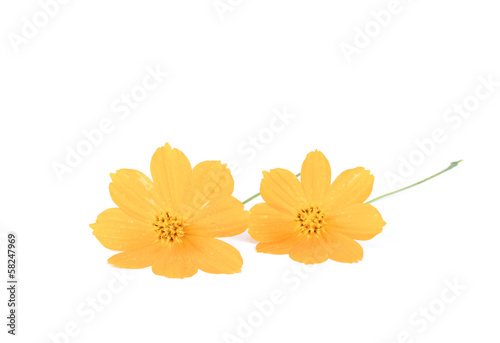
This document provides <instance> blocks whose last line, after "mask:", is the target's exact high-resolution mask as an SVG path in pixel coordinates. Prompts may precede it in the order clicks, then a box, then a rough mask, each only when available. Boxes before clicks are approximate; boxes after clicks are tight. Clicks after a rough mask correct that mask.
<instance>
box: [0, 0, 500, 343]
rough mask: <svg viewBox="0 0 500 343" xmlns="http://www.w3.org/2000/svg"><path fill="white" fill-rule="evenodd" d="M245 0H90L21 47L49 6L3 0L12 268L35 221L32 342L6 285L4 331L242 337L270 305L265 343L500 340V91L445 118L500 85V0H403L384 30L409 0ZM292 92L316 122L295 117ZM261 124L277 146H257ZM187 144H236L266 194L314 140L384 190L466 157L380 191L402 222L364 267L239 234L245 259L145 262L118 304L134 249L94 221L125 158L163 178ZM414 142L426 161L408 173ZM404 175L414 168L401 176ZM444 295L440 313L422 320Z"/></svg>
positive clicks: (29, 275)
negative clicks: (13, 314) (269, 183)
mask: <svg viewBox="0 0 500 343" xmlns="http://www.w3.org/2000/svg"><path fill="white" fill-rule="evenodd" d="M44 2H46V1H44ZM231 3H233V5H231V6H232V7H231V8H232V11H228V12H226V13H224V15H223V18H221V16H220V15H219V14H218V13H217V11H216V10H215V8H214V7H213V4H212V0H205V1H152V0H149V1H148V0H146V1H124V0H120V1H118V0H114V1H96V0H87V1H76V0H74V1H69V2H68V3H67V4H61V5H59V9H58V11H57V13H55V14H53V16H52V17H50V18H49V20H48V23H47V25H46V26H45V27H40V28H38V29H37V31H36V32H35V33H34V34H33V37H30V38H29V39H26V40H24V41H23V42H22V43H20V44H19V45H15V44H12V37H14V35H18V36H21V35H22V30H23V27H24V26H25V25H27V24H26V22H25V21H23V18H27V19H28V20H29V21H30V22H33V16H34V15H35V16H36V15H37V13H39V12H40V11H41V7H40V4H39V3H38V2H37V1H34V0H30V1H28V0H22V1H21V0H18V1H15V2H14V1H9V2H7V1H2V3H1V5H0V23H1V29H2V32H3V40H2V43H1V45H0V58H1V63H0V94H1V95H0V96H1V101H0V113H1V121H2V123H1V127H0V149H1V160H2V162H1V168H0V190H1V197H0V209H1V217H0V230H1V232H2V233H3V236H2V237H1V240H2V242H1V244H2V247H1V250H0V252H1V254H2V258H1V263H2V265H1V266H0V271H1V273H2V276H1V279H2V280H4V279H6V277H7V275H6V269H7V268H6V260H5V255H6V249H5V246H6V244H5V243H6V241H5V233H6V232H9V231H15V232H17V235H18V251H17V253H18V280H19V285H18V287H19V290H18V306H19V307H18V331H17V333H18V336H16V337H15V338H13V337H11V336H10V335H7V334H6V330H7V327H6V326H5V324H6V321H7V320H6V318H5V317H6V316H7V293H6V292H5V288H6V287H7V286H6V284H5V285H2V286H1V288H2V289H3V291H2V292H0V295H1V299H0V312H1V318H2V320H1V326H0V327H2V329H1V330H2V332H1V334H0V335H1V336H2V342H3V341H4V338H5V337H8V342H11V341H12V342H14V341H18V342H51V341H55V342H67V341H69V342H110V341H112V342H136V341H146V342H228V341H231V340H228V339H226V338H225V337H227V336H224V335H225V333H228V334H231V335H234V337H233V341H235V342H241V340H240V341H238V340H237V339H236V338H237V337H239V338H241V336H242V335H241V332H240V334H238V331H237V330H238V328H239V329H241V326H242V325H243V324H241V321H240V320H239V319H238V318H241V320H242V321H244V322H246V323H248V317H249V316H250V317H251V318H253V319H251V322H252V320H253V323H254V326H255V327H254V328H251V330H250V332H247V336H248V337H245V338H244V339H243V340H242V341H245V342H262V343H267V342H304V341H312V342H343V343H351V342H352V343H366V342H374V343H389V342H391V343H392V342H426V343H431V342H477V341H485V342H486V341H487V342H496V341H498V340H499V339H500V334H499V333H498V330H497V329H496V328H495V327H497V326H498V322H499V320H500V315H499V312H498V308H499V305H500V295H499V291H498V290H499V289H500V282H499V278H498V261H499V252H498V251H499V249H498V239H499V238H500V234H499V229H500V227H499V220H498V199H497V193H498V190H499V186H500V182H499V178H498V169H499V167H500V165H499V162H498V153H497V151H498V146H499V141H500V139H499V135H498V126H499V123H500V121H499V120H498V111H499V109H500V87H498V86H496V87H495V88H494V89H493V92H492V93H491V94H490V95H491V96H490V97H489V98H488V99H486V100H481V101H479V103H478V106H477V109H476V110H474V111H470V115H469V116H468V117H467V118H465V119H463V120H461V119H460V120H459V119H457V118H459V115H458V114H448V115H447V116H445V115H444V113H446V112H447V109H449V108H453V106H454V105H457V104H458V105H460V104H462V103H463V102H464V101H465V99H468V100H469V101H471V102H472V103H473V102H474V99H472V98H470V97H471V96H472V97H474V96H475V95H474V94H475V90H476V89H477V87H479V85H480V84H481V83H480V81H479V78H481V77H482V78H485V79H487V78H488V77H490V78H492V79H493V80H496V81H497V82H498V81H500V70H499V63H500V62H499V61H500V48H499V42H498V32H500V21H499V20H498V13H499V8H498V6H497V4H496V2H494V1H491V0H474V1H472V0H471V1H457V0H453V1H451V0H446V1H431V0H419V1H409V0H401V2H400V5H399V6H400V7H399V13H396V14H393V15H392V17H391V20H390V23H389V24H388V25H386V27H383V28H381V29H380V32H378V33H377V32H376V30H377V26H376V25H375V26H373V25H372V24H370V22H372V21H373V20H374V19H373V16H372V15H371V14H370V13H371V11H376V12H379V11H381V10H385V9H387V8H388V6H389V5H388V4H389V2H388V1H365V0H361V1H327V0H323V1H320V0H313V1H290V0H286V1H285V0H274V1H264V0H243V1H241V2H240V3H238V2H237V1H234V0H233V1H232V2H231ZM38 20H42V22H41V25H43V24H44V23H43V15H42V17H40V18H38ZM39 24H40V22H39ZM367 24H368V27H371V29H372V30H374V31H371V34H372V38H369V39H370V42H369V43H368V44H367V46H366V47H363V48H361V49H360V50H359V51H357V53H355V54H354V55H352V56H351V62H350V63H349V62H348V60H347V58H346V57H345V55H344V54H343V53H342V50H341V46H342V44H343V42H344V43H345V44H353V43H354V39H355V37H356V35H357V33H356V32H358V31H357V28H359V29H360V30H365V25H367ZM370 25H372V26H370ZM378 27H380V25H379V26H378ZM358 35H359V33H358ZM358 38H359V37H358ZM358 43H359V42H358ZM16 50H17V51H16ZM147 68H152V69H156V68H160V70H162V71H166V70H168V71H169V72H170V75H169V76H168V77H164V78H163V79H162V83H161V85H159V86H158V87H157V88H156V89H155V90H151V91H148V92H147V94H146V95H145V100H144V101H142V102H139V103H138V105H137V107H136V108H135V109H132V110H131V112H130V115H129V116H128V117H126V118H121V116H120V113H117V112H116V111H113V110H112V108H111V106H112V105H113V104H114V103H115V102H116V101H117V99H118V100H119V99H120V96H121V94H130V92H131V91H132V90H133V89H136V88H134V87H137V86H140V85H141V84H142V81H143V79H144V77H145V76H146V75H147V74H148V72H147V71H146V70H147ZM137 92H139V91H137ZM284 109H286V111H287V112H288V113H291V114H293V115H294V117H293V118H292V119H291V120H290V121H289V123H288V124H286V125H285V124H283V125H282V126H279V129H280V130H278V131H280V132H273V131H272V130H271V129H272V128H275V129H276V126H275V125H274V126H272V125H271V123H270V122H271V121H273V120H275V119H273V118H275V117H276V110H278V111H284ZM448 112H449V111H448ZM122 114H123V113H122ZM122 117H123V115H122ZM104 118H108V119H109V120H110V121H111V122H112V124H113V128H114V129H113V131H112V132H109V133H106V134H103V139H102V142H101V143H100V144H98V145H97V146H93V148H92V151H91V152H90V153H89V154H88V156H85V157H84V158H83V159H82V161H79V163H77V165H76V167H74V168H72V171H71V172H67V173H64V175H63V176H62V180H59V179H58V177H57V176H56V173H55V172H54V170H53V164H54V163H55V162H57V163H61V164H63V163H65V159H66V155H67V148H68V147H70V148H71V149H75V148H76V147H77V145H78V144H85V143H81V142H82V141H84V140H85V136H84V135H83V133H82V132H83V130H87V131H89V130H94V129H97V128H98V127H99V123H100V122H101V121H102V120H103V119H104ZM446 118H448V119H446ZM273 122H274V121H273ZM436 129H438V130H439V129H441V130H442V132H444V134H445V138H443V139H441V141H440V142H439V143H435V147H434V148H433V149H430V145H428V148H429V149H430V150H429V151H428V155H423V153H419V152H418V151H419V150H418V147H417V144H416V142H415V141H416V140H418V141H419V142H421V141H425V140H428V139H429V138H430V137H432V133H433V131H435V130H436ZM275 131H276V130H275ZM270 132H272V138H270V136H269V133H270ZM259 134H260V135H261V138H263V139H264V140H265V143H262V142H260V143H259V144H262V147H260V148H261V150H259V151H256V150H255V151H256V153H255V155H254V154H251V153H250V152H248V150H242V149H249V147H250V143H249V142H250V140H251V139H252V138H251V137H258V135H259ZM166 142H168V143H170V144H171V145H172V146H174V147H177V148H178V149H180V150H182V151H183V152H184V153H185V154H186V155H187V156H188V158H189V159H190V161H191V163H192V164H193V165H195V164H196V163H199V162H201V161H203V160H222V161H223V162H230V161H233V163H234V161H235V162H236V163H237V165H236V164H233V172H234V174H235V175H234V178H235V182H236V187H235V193H234V195H235V196H236V197H238V198H239V199H241V200H244V199H246V198H247V197H249V196H251V195H253V194H254V193H256V192H257V191H258V189H259V183H260V179H261V175H262V174H261V171H262V170H269V169H271V168H276V167H282V168H287V169H289V170H291V171H293V172H298V171H300V166H301V163H302V161H303V160H304V158H305V156H306V154H307V153H308V152H309V151H311V150H314V149H319V150H321V151H323V152H324V153H325V155H326V156H327V157H328V159H329V160H330V163H331V165H332V172H333V174H334V176H336V175H337V174H338V173H340V172H341V171H343V170H344V169H348V168H353V167H356V166H364V167H366V168H368V169H370V170H371V171H372V172H373V174H374V175H375V187H374V192H373V194H372V196H378V195H381V194H384V193H386V192H389V191H390V190H392V189H393V188H394V187H396V188H398V187H402V186H406V185H409V184H411V183H413V182H416V181H419V180H421V179H422V178H425V177H427V176H429V175H432V174H434V173H435V172H438V171H440V170H442V169H444V168H446V167H447V166H448V164H449V162H452V161H455V160H458V159H462V158H463V159H464V160H465V161H464V162H463V163H462V164H461V165H460V166H459V167H458V168H456V169H454V170H453V171H452V172H449V173H446V174H444V175H443V176H440V177H439V178H436V179H434V180H432V181H431V182H429V183H426V184H425V185H422V186H419V187H418V188H413V189H412V190H410V191H407V192H405V193H401V194H399V195H396V196H394V197H392V198H387V199H384V200H382V201H380V202H379V203H376V204H375V205H376V206H377V208H378V209H379V211H380V212H381V213H382V215H383V218H384V219H385V221H386V222H387V225H386V227H385V228H384V231H383V232H382V233H381V234H380V235H378V236H377V237H376V238H374V239H373V240H371V241H368V242H362V246H363V247H364V252H365V256H364V259H363V261H362V262H360V263H358V264H353V265H350V264H340V263H336V262H333V261H328V262H326V263H323V264H321V265H320V266H319V267H318V268H317V269H316V270H315V271H312V272H311V271H309V272H304V271H302V269H301V268H302V267H301V265H300V264H298V263H294V262H293V261H292V260H290V259H289V257H288V256H274V255H268V254H258V253H256V252H255V250H254V249H255V245H256V242H255V241H253V240H252V239H251V238H250V237H249V236H248V234H247V233H244V234H242V235H240V236H237V237H233V238H228V239H225V240H226V241H227V242H230V243H231V244H233V245H234V246H236V247H237V248H238V249H239V250H240V252H241V254H242V256H243V258H244V266H243V270H242V272H241V273H240V274H236V275H211V274H205V273H203V272H198V274H197V275H195V276H194V277H192V278H188V279H183V280H171V279H167V278H164V277H160V276H156V275H154V274H153V273H152V272H151V270H150V268H148V269H144V270H137V271H128V274H127V275H128V277H130V278H132V280H129V281H126V282H125V283H126V286H123V287H121V288H119V291H116V292H115V294H112V298H111V299H109V298H107V297H106V295H108V296H109V294H110V293H109V290H108V287H109V285H110V283H111V285H113V286H114V289H116V288H117V287H120V285H122V283H120V282H119V281H117V282H115V281H116V280H117V279H116V276H115V274H113V272H112V271H113V270H115V271H118V272H121V271H120V270H116V269H113V268H111V267H110V266H109V265H107V263H106V260H107V258H108V257H110V256H111V255H112V254H113V253H114V252H112V251H109V250H107V249H106V248H104V247H103V246H101V244H100V243H99V242H98V241H97V240H96V239H95V237H94V236H93V235H92V230H91V229H90V228H89V226H88V225H89V224H90V223H93V222H94V221H95V219H96V217H97V215H98V214H99V213H100V212H102V211H103V210H105V209H106V208H109V207H113V206H114V204H113V203H112V201H111V198H110V196H109V192H108V183H109V182H110V178H109V173H111V172H114V171H116V170H117V169H120V168H133V169H138V170H140V171H142V172H145V173H146V174H148V175H149V161H150V158H151V156H152V154H153V152H154V151H155V149H156V148H157V147H159V146H162V145H163V144H165V143H166ZM427 142H428V141H427ZM238 147H240V148H238ZM244 151H245V152H244ZM411 156H412V158H413V160H414V162H415V161H417V162H418V163H416V164H418V165H415V166H414V167H413V170H410V171H407V173H403V174H405V175H400V174H399V172H398V168H401V163H402V162H400V161H401V159H403V160H408V159H409V158H410V157H411ZM423 156H425V157H423ZM419 158H420V159H419ZM234 166H236V167H234ZM389 173H393V174H392V175H399V176H400V177H401V179H400V180H399V183H397V184H396V185H395V186H394V187H391V185H390V182H389V181H388V179H387V177H388V175H389ZM256 202H258V200H257V201H253V202H252V203H251V204H249V205H247V208H248V209H249V208H250V207H251V205H252V204H254V203H256ZM296 268H299V273H300V275H301V276H299V275H296V274H294V273H296V272H297V271H296ZM2 282H5V281H2ZM447 282H448V283H449V282H458V283H459V284H460V285H465V286H466V287H467V289H466V290H463V291H460V292H459V295H458V296H455V297H454V298H453V301H449V303H446V304H445V305H444V307H443V308H441V307H440V306H441V305H442V304H443V302H442V300H440V299H441V296H442V294H447V295H448V296H451V295H452V293H450V292H449V291H447V287H448V286H447ZM275 290H277V291H276V292H282V293H283V297H282V298H281V300H283V301H282V302H281V303H280V304H275V305H273V306H274V310H273V313H272V314H271V315H270V316H264V315H263V314H262V313H261V312H258V310H257V307H256V305H255V303H254V302H255V301H257V302H264V303H267V302H268V301H269V299H271V295H272V294H273V292H275ZM90 298H99V299H101V300H98V301H102V302H104V303H105V304H102V303H101V304H100V306H101V305H102V306H101V307H99V309H100V310H101V312H97V311H95V310H90V307H88V305H87V301H88V300H89V299H90ZM429 306H431V307H432V306H434V309H433V310H431V311H434V312H439V314H438V315H435V316H433V319H432V320H430V319H428V320H424V322H422V318H423V317H421V315H420V314H419V311H420V309H421V308H424V309H425V308H429ZM82 311H84V312H83V313H84V314H83V313H82ZM256 313H257V314H256ZM431 313H432V312H431ZM259 316H260V317H259ZM262 317H265V318H264V319H263V320H262V321H261V322H258V323H255V321H258V319H259V318H262ZM412 319H413V320H417V319H418V320H420V322H419V323H420V324H418V325H417V324H415V322H412ZM424 324H425V325H424ZM424 326H425V328H424ZM68 328H69V329H68ZM64 330H69V332H70V333H72V334H73V337H70V338H69V339H66V338H65V337H66V336H65V335H67V333H64ZM240 331H241V330H240ZM247 331H248V330H247ZM404 332H408V335H409V338H408V339H407V338H405V334H404ZM50 335H55V336H57V337H58V338H57V339H55V340H51V338H50ZM398 337H399V338H398ZM398 339H399V341H398Z"/></svg>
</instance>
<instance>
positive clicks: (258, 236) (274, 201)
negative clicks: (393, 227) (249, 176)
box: [249, 151, 385, 264]
mask: <svg viewBox="0 0 500 343" xmlns="http://www.w3.org/2000/svg"><path fill="white" fill-rule="evenodd" d="M373 180H374V177H373V176H372V175H370V172H369V171H368V170H365V169H364V168H354V169H350V170H346V171H344V172H343V173H341V174H340V175H339V176H338V177H337V179H336V180H335V181H333V183H331V184H330V182H331V169H330V164H329V163H328V160H327V159H326V157H325V156H324V155H323V154H322V153H321V152H319V151H314V152H311V153H309V154H308V155H307V157H306V159H305V161H304V163H303V164H302V170H301V181H300V182H299V180H298V179H297V177H296V176H295V175H294V174H293V173H291V172H289V171H288V170H285V169H273V170H271V171H270V172H264V178H263V179H262V183H261V185H260V192H261V195H262V198H263V199H264V200H265V203H261V204H257V205H255V206H254V207H252V209H251V210H250V213H251V214H250V226H249V233H250V235H251V236H252V237H253V238H254V239H255V240H257V241H259V242H260V243H259V244H258V245H257V251H258V252H264V253H270V254H278V255H279V254H289V255H290V258H292V259H293V260H295V261H298V262H302V263H306V264H313V263H321V262H324V261H326V260H327V259H332V260H335V261H339V262H346V263H353V262H358V261H360V260H361V259H362V258H363V249H362V248H361V245H360V244H359V243H358V242H356V240H368V239H371V238H373V237H374V236H375V235H377V234H378V233H380V232H381V231H382V228H383V226H384V225H385V222H384V221H383V220H382V217H381V215H380V213H379V212H378V211H377V210H376V209H375V207H373V206H372V205H370V204H365V203H364V202H365V200H366V199H367V198H368V196H369V195H370V193H371V192H372V188H373Z"/></svg>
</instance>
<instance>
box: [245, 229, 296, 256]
mask: <svg viewBox="0 0 500 343" xmlns="http://www.w3.org/2000/svg"><path fill="white" fill-rule="evenodd" d="M299 241H300V235H299V233H297V232H295V233H292V234H291V235H289V236H288V237H287V238H285V239H282V240H280V241H275V242H269V243H259V244H257V246H256V247H255V250H257V252H263V253H267V254H274V255H285V254H289V253H290V251H291V250H292V249H293V248H294V247H295V246H296V245H297V244H298V243H299Z"/></svg>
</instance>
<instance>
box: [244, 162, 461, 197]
mask: <svg viewBox="0 0 500 343" xmlns="http://www.w3.org/2000/svg"><path fill="white" fill-rule="evenodd" d="M462 161H463V160H460V161H457V162H452V163H450V165H449V166H448V168H446V169H445V170H442V171H440V172H439V173H437V174H434V175H432V176H430V177H428V178H427V179H424V180H422V181H419V182H417V183H414V184H413V185H410V186H407V187H405V188H401V189H398V190H397V191H394V192H391V193H387V194H384V195H381V196H379V197H377V198H375V199H372V200H370V201H367V202H366V204H371V203H372V202H375V201H377V200H380V199H382V198H385V197H388V196H389V195H393V194H396V193H399V192H402V191H405V190H407V189H410V188H412V187H415V186H417V185H420V184H421V183H424V182H426V181H429V180H430V179H433V178H435V177H436V176H438V175H441V174H443V173H445V172H447V171H448V170H451V169H453V168H455V167H456V166H458V164H459V163H460V162H462ZM295 176H297V177H299V176H300V173H298V174H296V175H295ZM258 196H260V193H257V194H254V195H252V196H251V197H250V198H248V199H247V200H245V201H243V205H245V204H246V203H248V202H250V201H252V200H253V199H255V198H257V197H258Z"/></svg>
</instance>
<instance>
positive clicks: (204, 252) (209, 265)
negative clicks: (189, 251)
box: [188, 236, 243, 274]
mask: <svg viewBox="0 0 500 343" xmlns="http://www.w3.org/2000/svg"><path fill="white" fill-rule="evenodd" d="M188 242H189V244H191V245H192V247H193V251H194V255H195V256H196V261H197V265H198V268H199V269H200V270H203V271H204V272H206V273H212V274H234V273H239V272H241V266H242V265H243V259H242V258H241V255H240V253H239V251H238V250H237V249H236V248H235V247H233V246H232V245H230V244H227V243H226V242H223V241H221V240H218V239H215V238H205V237H193V236H190V237H189V238H188Z"/></svg>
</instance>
